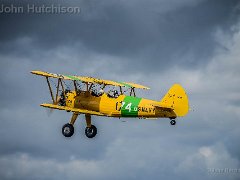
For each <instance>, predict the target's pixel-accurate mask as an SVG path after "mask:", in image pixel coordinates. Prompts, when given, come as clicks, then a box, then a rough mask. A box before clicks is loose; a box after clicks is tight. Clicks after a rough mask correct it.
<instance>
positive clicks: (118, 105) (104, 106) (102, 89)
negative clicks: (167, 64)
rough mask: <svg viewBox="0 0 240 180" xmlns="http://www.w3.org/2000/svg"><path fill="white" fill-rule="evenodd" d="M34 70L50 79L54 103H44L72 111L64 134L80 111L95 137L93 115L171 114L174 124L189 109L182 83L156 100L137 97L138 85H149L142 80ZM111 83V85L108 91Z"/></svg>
mask: <svg viewBox="0 0 240 180" xmlns="http://www.w3.org/2000/svg"><path fill="white" fill-rule="evenodd" d="M31 73H32V74H35V75H39V76H44V77H45V78H46V80H47V84H48V87H49V91H50V95H51V98H52V103H51V104H41V106H43V107H46V108H51V109H59V110H65V111H67V112H72V118H71V120H70V122H69V123H67V124H65V125H64V126H63V127H62V134H63V135H64V136H65V137H71V136H72V135H73V134H74V123H75V121H76V119H77V117H78V115H79V114H85V119H86V129H85V135H86V136H87V137H88V138H93V137H95V136H96V134H97V128H96V127H95V126H94V125H92V123H91V116H92V115H96V116H107V117H118V118H121V117H138V118H143V119H156V118H169V119H170V124H171V125H175V124H176V120H175V119H176V118H177V117H182V116H185V115H186V114H187V113H188V110H189V105H188V97H187V95H186V93H185V91H184V89H183V88H182V87H181V86H180V85H179V84H174V85H173V86H172V87H171V88H170V89H169V91H168V92H167V94H166V95H165V96H164V97H163V99H162V100H161V101H153V100H149V99H144V98H139V97H136V93H135V89H149V88H148V87H146V86H143V85H140V84H135V83H130V82H117V81H110V80H103V79H96V78H92V77H85V76H71V75H62V74H53V73H48V72H43V71H31ZM52 78H55V79H56V80H55V81H57V83H56V84H55V86H56V94H54V92H53V89H52V85H51V82H50V80H51V81H52V82H53V83H54V81H53V79H52ZM66 80H69V81H70V82H71V83H72V88H71V89H70V88H69V87H67V85H66V83H65V81H66ZM108 87H110V88H111V89H110V90H109V91H106V90H107V88H108ZM124 89H126V90H125V91H124ZM126 93H129V95H126Z"/></svg>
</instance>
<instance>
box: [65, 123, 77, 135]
mask: <svg viewBox="0 0 240 180" xmlns="http://www.w3.org/2000/svg"><path fill="white" fill-rule="evenodd" d="M62 134H63V135H64V136H65V137H71V136H72V135H73V134H74V127H73V125H72V124H69V123H67V124H64V125H63V127H62Z"/></svg>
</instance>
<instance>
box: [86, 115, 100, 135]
mask: <svg viewBox="0 0 240 180" xmlns="http://www.w3.org/2000/svg"><path fill="white" fill-rule="evenodd" d="M85 118H86V124H87V127H86V128H85V135H86V136H87V137H88V138H93V137H95V136H96V135H97V128H96V127H95V126H94V125H92V123H91V116H90V115H89V114H86V115H85Z"/></svg>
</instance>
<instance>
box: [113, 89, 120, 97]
mask: <svg viewBox="0 0 240 180" xmlns="http://www.w3.org/2000/svg"><path fill="white" fill-rule="evenodd" d="M113 96H114V97H115V98H117V97H118V96H119V94H118V91H117V90H114V91H113Z"/></svg>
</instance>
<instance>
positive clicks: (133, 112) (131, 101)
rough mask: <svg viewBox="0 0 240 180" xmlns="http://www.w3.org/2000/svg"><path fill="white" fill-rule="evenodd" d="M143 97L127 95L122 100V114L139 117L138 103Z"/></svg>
mask: <svg viewBox="0 0 240 180" xmlns="http://www.w3.org/2000/svg"><path fill="white" fill-rule="evenodd" d="M141 99H142V98H138V97H133V96H126V97H125V98H124V100H123V102H122V108H121V115H122V116H123V117H137V116H138V105H139V103H140V101H141Z"/></svg>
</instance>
